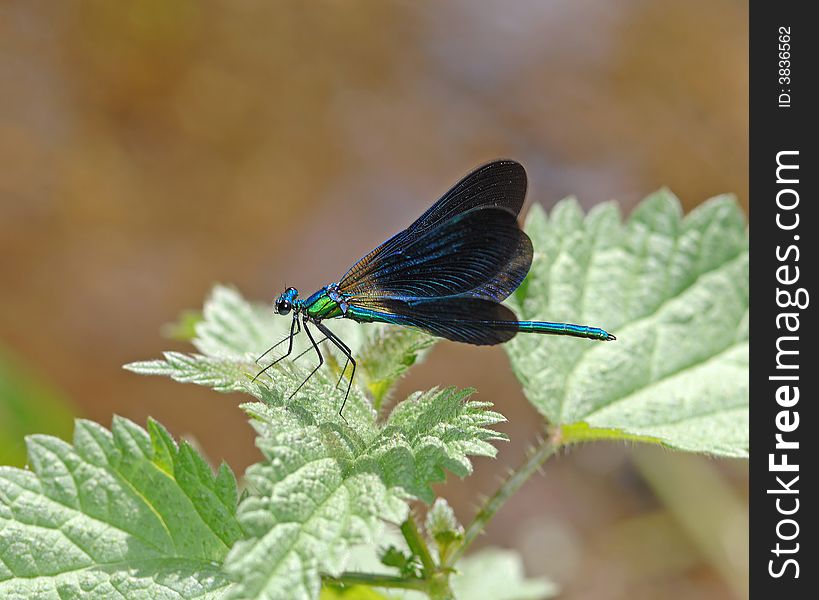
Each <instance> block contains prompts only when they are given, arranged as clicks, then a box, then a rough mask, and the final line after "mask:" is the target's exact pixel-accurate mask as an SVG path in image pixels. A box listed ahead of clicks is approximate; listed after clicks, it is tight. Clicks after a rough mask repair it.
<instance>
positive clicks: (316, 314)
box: [297, 284, 347, 320]
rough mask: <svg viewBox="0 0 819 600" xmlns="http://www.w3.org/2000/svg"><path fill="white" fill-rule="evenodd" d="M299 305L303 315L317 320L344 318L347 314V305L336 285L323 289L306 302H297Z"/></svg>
mask: <svg viewBox="0 0 819 600" xmlns="http://www.w3.org/2000/svg"><path fill="white" fill-rule="evenodd" d="M297 304H298V305H299V310H300V311H301V312H302V313H306V314H307V316H308V317H310V318H311V319H317V320H321V319H334V318H337V317H343V316H344V314H345V313H346V312H347V304H346V302H344V297H343V296H342V295H341V294H339V292H338V290H337V288H336V286H335V284H331V285H328V286H325V287H323V288H321V289H320V290H319V291H317V292H316V293H315V294H313V295H312V296H310V297H309V298H306V299H305V300H297Z"/></svg>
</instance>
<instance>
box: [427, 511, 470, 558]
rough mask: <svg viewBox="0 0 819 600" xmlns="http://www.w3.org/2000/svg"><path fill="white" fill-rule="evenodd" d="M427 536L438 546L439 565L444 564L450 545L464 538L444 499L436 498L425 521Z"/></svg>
mask: <svg viewBox="0 0 819 600" xmlns="http://www.w3.org/2000/svg"><path fill="white" fill-rule="evenodd" d="M426 530H427V535H428V536H429V537H430V538H432V539H433V540H434V541H435V544H436V545H437V546H438V557H439V562H440V563H446V560H447V557H448V554H449V550H450V548H451V547H452V544H454V543H455V542H457V541H459V540H462V539H463V537H464V528H463V525H461V523H460V522H459V521H458V519H457V518H456V517H455V511H453V510H452V507H451V506H450V505H449V503H448V502H447V501H446V500H445V499H444V498H436V499H435V503H434V504H433V505H432V508H430V509H429V512H428V513H427V519H426Z"/></svg>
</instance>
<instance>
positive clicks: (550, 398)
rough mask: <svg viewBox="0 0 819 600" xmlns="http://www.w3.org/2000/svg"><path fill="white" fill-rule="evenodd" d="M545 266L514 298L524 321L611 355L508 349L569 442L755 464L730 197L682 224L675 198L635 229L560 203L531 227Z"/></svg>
mask: <svg viewBox="0 0 819 600" xmlns="http://www.w3.org/2000/svg"><path fill="white" fill-rule="evenodd" d="M526 231H527V232H528V233H529V235H530V236H531V237H532V240H533V242H534V247H535V260H534V263H533V265H532V269H531V271H530V273H529V277H528V278H527V280H526V281H525V282H524V285H523V286H521V288H520V289H519V290H518V292H516V294H515V295H514V296H513V298H512V299H511V304H512V305H513V308H515V309H516V310H517V312H518V314H519V316H520V318H521V319H527V320H528V319H531V320H549V321H567V322H573V323H583V324H590V325H596V326H600V327H603V328H605V329H606V330H607V331H610V332H612V333H614V334H615V335H616V336H617V341H615V342H608V343H597V342H590V341H587V340H578V339H573V338H559V337H553V336H536V335H518V336H516V338H515V339H514V340H512V342H510V343H509V344H507V345H506V348H507V350H508V353H509V356H510V359H511V362H512V366H513V369H514V371H515V373H516V374H517V376H518V378H519V379H520V381H521V382H522V384H523V387H524V392H525V394H526V396H527V398H528V399H529V400H530V401H531V402H532V403H533V404H534V405H535V406H536V407H537V409H538V410H539V411H540V412H541V413H542V414H543V415H544V416H545V417H546V418H547V419H548V420H549V421H550V422H551V423H553V424H556V425H560V426H562V429H563V433H564V437H565V438H566V439H567V440H569V441H576V440H581V439H595V438H610V439H618V438H620V439H641V440H644V441H653V442H659V443H663V444H665V445H668V446H671V447H674V448H678V449H681V450H688V451H696V452H707V453H710V454H718V455H725V456H747V452H748V237H747V230H746V223H745V218H744V215H743V214H742V212H741V210H740V209H739V207H738V206H737V204H736V202H735V201H734V200H733V199H732V198H730V197H724V196H723V197H718V198H714V199H712V200H710V201H708V202H706V203H705V204H703V205H701V206H700V207H698V208H697V209H696V210H694V211H693V212H692V213H691V214H689V215H688V216H687V217H685V218H683V217H682V211H681V208H680V204H679V202H678V200H677V199H676V198H675V197H674V196H673V195H672V194H671V193H670V192H668V191H666V190H663V191H660V192H657V193H656V194H654V195H652V196H650V197H649V198H647V199H646V200H645V201H644V202H643V203H642V204H641V205H640V206H639V207H638V208H637V209H636V210H635V211H634V213H633V214H632V215H631V217H630V218H629V219H628V221H627V222H626V223H623V222H622V221H621V218H620V215H619V211H618V209H617V207H616V205H614V204H604V205H600V206H598V207H596V208H595V209H594V210H592V211H591V212H590V213H589V214H588V215H587V216H585V217H584V215H583V213H582V211H581V209H580V208H579V205H578V204H577V203H576V202H575V201H573V200H568V201H564V202H561V203H559V204H558V205H557V206H555V208H554V209H553V211H552V213H551V215H550V216H548V217H547V216H546V214H545V213H544V211H543V210H542V209H541V208H540V207H539V206H537V205H536V206H534V207H533V208H532V210H531V211H530V214H529V216H528V218H527V222H526Z"/></svg>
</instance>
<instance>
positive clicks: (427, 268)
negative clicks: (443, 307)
mask: <svg viewBox="0 0 819 600" xmlns="http://www.w3.org/2000/svg"><path fill="white" fill-rule="evenodd" d="M531 263H532V242H531V240H529V237H528V236H527V235H526V234H525V233H524V232H523V231H521V229H520V228H519V227H518V224H517V220H516V219H515V215H514V214H512V213H511V212H509V211H507V210H506V209H503V208H494V207H493V208H473V209H472V210H469V211H467V212H465V213H461V214H459V215H457V216H455V217H453V218H451V219H449V220H448V221H445V222H444V223H442V224H440V225H438V226H437V227H434V228H432V229H430V230H428V231H427V232H425V233H424V234H423V235H421V236H420V237H417V238H415V239H413V240H412V241H410V242H408V243H406V244H405V245H402V246H400V247H399V248H396V249H395V250H393V251H392V252H390V253H385V254H382V255H380V256H379V257H378V260H377V261H373V262H372V263H371V264H370V265H368V269H367V275H366V277H362V278H359V279H357V280H355V281H354V282H353V283H352V284H351V283H349V282H346V281H342V282H341V283H340V284H339V292H341V293H342V294H344V295H345V296H346V297H347V298H348V300H347V301H348V302H349V303H353V304H354V303H355V302H356V301H357V300H358V299H360V298H367V297H376V298H380V297H394V298H402V297H409V298H437V297H442V296H454V295H464V296H473V297H478V298H485V299H487V300H493V301H495V302H500V301H502V300H503V299H504V298H506V297H507V296H508V295H509V294H511V293H512V292H513V291H514V290H515V289H516V288H517V287H518V286H519V285H520V283H521V281H523V278H524V277H526V273H527V272H528V271H529V267H530V266H531Z"/></svg>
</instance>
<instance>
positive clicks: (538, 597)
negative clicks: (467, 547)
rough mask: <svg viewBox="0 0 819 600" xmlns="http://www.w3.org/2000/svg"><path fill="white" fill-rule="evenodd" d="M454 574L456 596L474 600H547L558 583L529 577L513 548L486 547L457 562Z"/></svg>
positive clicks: (553, 593) (553, 594) (554, 591)
mask: <svg viewBox="0 0 819 600" xmlns="http://www.w3.org/2000/svg"><path fill="white" fill-rule="evenodd" d="M457 569H458V573H456V574H455V575H453V576H452V581H451V585H452V592H453V593H454V594H455V597H456V598H470V599H471V600H544V599H546V598H552V597H554V596H556V595H557V592H558V588H557V586H556V585H555V584H554V583H552V582H551V581H549V580H548V579H544V578H542V577H536V578H527V577H526V575H525V573H524V571H523V560H522V559H521V557H520V555H518V554H517V553H516V552H514V551H512V550H504V549H501V548H486V549H483V550H479V551H478V552H475V553H474V554H471V555H469V556H467V557H465V558H462V559H461V560H460V561H458V564H457Z"/></svg>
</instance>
